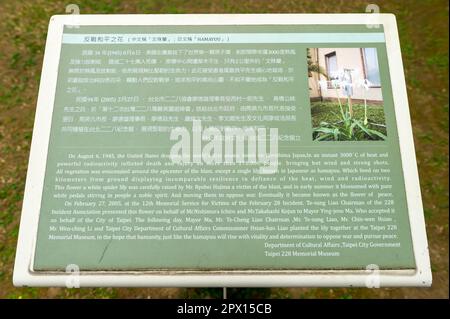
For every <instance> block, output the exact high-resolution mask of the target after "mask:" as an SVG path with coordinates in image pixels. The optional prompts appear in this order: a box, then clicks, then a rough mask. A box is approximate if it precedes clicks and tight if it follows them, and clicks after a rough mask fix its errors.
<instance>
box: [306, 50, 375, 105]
mask: <svg viewBox="0 0 450 319" xmlns="http://www.w3.org/2000/svg"><path fill="white" fill-rule="evenodd" d="M332 52H336V61H337V68H338V69H339V70H341V69H354V70H356V72H355V73H353V82H354V83H356V82H357V81H358V80H362V79H364V60H363V56H362V52H361V49H359V48H312V49H310V54H311V57H312V59H313V61H316V62H317V63H318V64H319V66H321V67H322V68H323V69H324V70H327V67H326V60H325V56H326V55H327V54H329V53H332ZM327 73H328V72H327ZM319 79H320V80H325V79H326V78H325V77H324V76H323V75H320V76H319V75H318V74H317V73H315V72H313V73H312V77H310V78H309V87H310V97H311V98H312V99H315V98H316V99H318V98H321V97H322V98H323V99H325V100H326V99H336V98H337V94H336V90H335V89H332V88H331V89H330V88H329V89H328V90H326V91H323V90H320V87H319V85H318V81H319ZM338 91H339V97H340V98H345V97H344V95H343V93H342V91H341V89H338ZM364 91H365V89H364V88H356V87H354V89H353V97H352V98H353V99H354V100H363V99H364V93H365V95H366V99H367V101H373V102H381V101H383V96H382V92H381V87H371V88H369V90H368V91H366V92H364Z"/></svg>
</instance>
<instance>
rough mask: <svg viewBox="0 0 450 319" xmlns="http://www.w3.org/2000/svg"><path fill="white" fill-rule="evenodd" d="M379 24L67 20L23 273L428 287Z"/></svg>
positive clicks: (158, 282) (62, 24)
mask: <svg viewBox="0 0 450 319" xmlns="http://www.w3.org/2000/svg"><path fill="white" fill-rule="evenodd" d="M367 17H368V15H365V14H363V15H352V14H350V15H297V14H292V15H291V14H287V15H285V14H283V15H281V14H280V15H181V16H180V15H176V16H174V15H164V16H162V15H118V16H107V15H99V16H95V15H80V16H77V23H78V24H79V25H77V27H76V28H74V27H73V26H72V25H70V26H69V25H68V24H69V22H70V21H71V20H70V21H69V18H70V17H69V16H54V17H52V18H51V21H50V26H49V33H48V39H47V45H46V50H45V58H44V66H43V71H42V80H41V87H40V91H39V99H38V105H37V112H36V121H35V127H34V132H33V141H32V147H31V154H30V164H29V170H28V175H27V182H26V189H25V197H24V204H23V210H22V220H21V225H20V234H19V242H18V250H17V256H16V264H15V269H14V284H15V285H18V286H71V287H80V286H148V287H151V286H167V287H168V286H175V287H177V286H178V287H181V286H191V287H192V286H216V287H237V286H260V287H263V286H316V287H323V286H366V287H380V286H429V285H430V284H431V271H430V264H429V257H428V249H427V239H426V234H425V225H424V218H423V211H422V203H421V197H420V189H419V181H418V174H417V167H416V162H415V155H414V146H413V139H412V132H411V124H410V120H409V113H408V103H407V97H406V90H405V82H404V75H403V69H402V63H401V56H400V49H399V42H398V35H397V30H396V24H395V18H394V17H393V16H391V15H384V14H382V15H377V17H376V18H375V21H374V20H373V19H371V21H372V23H376V24H379V25H380V28H369V27H367V25H366V24H365V21H366V20H367ZM348 70H352V71H351V75H350V73H349V72H348ZM339 74H341V75H343V76H339ZM358 83H364V84H365V85H363V86H362V85H358ZM327 88H329V89H327ZM342 92H344V93H342ZM341 94H342V95H341ZM224 297H226V290H225V288H224Z"/></svg>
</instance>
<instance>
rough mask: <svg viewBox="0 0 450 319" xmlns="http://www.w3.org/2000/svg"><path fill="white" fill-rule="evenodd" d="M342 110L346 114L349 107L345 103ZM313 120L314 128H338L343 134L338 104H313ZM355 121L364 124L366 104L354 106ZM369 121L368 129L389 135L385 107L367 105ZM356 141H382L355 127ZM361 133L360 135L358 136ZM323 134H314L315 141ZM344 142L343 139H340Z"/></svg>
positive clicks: (354, 135)
mask: <svg viewBox="0 0 450 319" xmlns="http://www.w3.org/2000/svg"><path fill="white" fill-rule="evenodd" d="M342 108H343V110H344V112H345V111H346V110H347V108H348V106H347V104H346V103H344V102H343V104H342ZM311 118H312V126H313V129H314V128H325V129H329V128H336V129H337V130H338V131H339V132H342V131H343V130H344V129H345V127H344V123H343V119H342V115H341V111H340V107H339V104H338V103H334V102H312V103H311ZM353 119H355V120H358V121H359V123H361V124H362V123H363V122H364V104H356V103H354V104H353ZM367 119H368V124H367V126H366V127H367V128H368V129H371V130H376V131H378V132H380V133H382V134H383V135H387V133H386V127H385V120H384V111H383V105H374V104H368V105H367ZM325 123H327V124H325ZM353 132H355V134H353V137H354V139H353V140H379V139H381V138H380V137H379V136H377V135H372V136H369V135H368V134H364V132H362V130H361V129H358V126H355V128H354V129H353ZM357 133H359V134H357ZM320 134H321V133H318V132H314V133H313V139H316V138H317V137H320ZM340 140H342V138H341V139H340Z"/></svg>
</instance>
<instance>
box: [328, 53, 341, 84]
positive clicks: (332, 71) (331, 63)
mask: <svg viewBox="0 0 450 319" xmlns="http://www.w3.org/2000/svg"><path fill="white" fill-rule="evenodd" d="M325 63H326V66H327V74H328V76H329V77H330V79H331V78H332V77H334V76H336V75H337V73H338V66H337V58H336V52H331V53H328V54H326V55H325Z"/></svg>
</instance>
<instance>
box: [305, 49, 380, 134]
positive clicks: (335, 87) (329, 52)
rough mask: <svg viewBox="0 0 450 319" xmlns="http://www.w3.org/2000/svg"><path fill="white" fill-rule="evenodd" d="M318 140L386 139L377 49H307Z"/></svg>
mask: <svg viewBox="0 0 450 319" xmlns="http://www.w3.org/2000/svg"><path fill="white" fill-rule="evenodd" d="M307 63H308V83H309V96H310V102H311V118H312V127H313V132H312V138H313V140H314V141H376V140H386V138H387V132H386V123H385V116H384V107H383V95H382V91H381V78H380V70H379V65H378V56H377V49H376V48H309V49H307Z"/></svg>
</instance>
